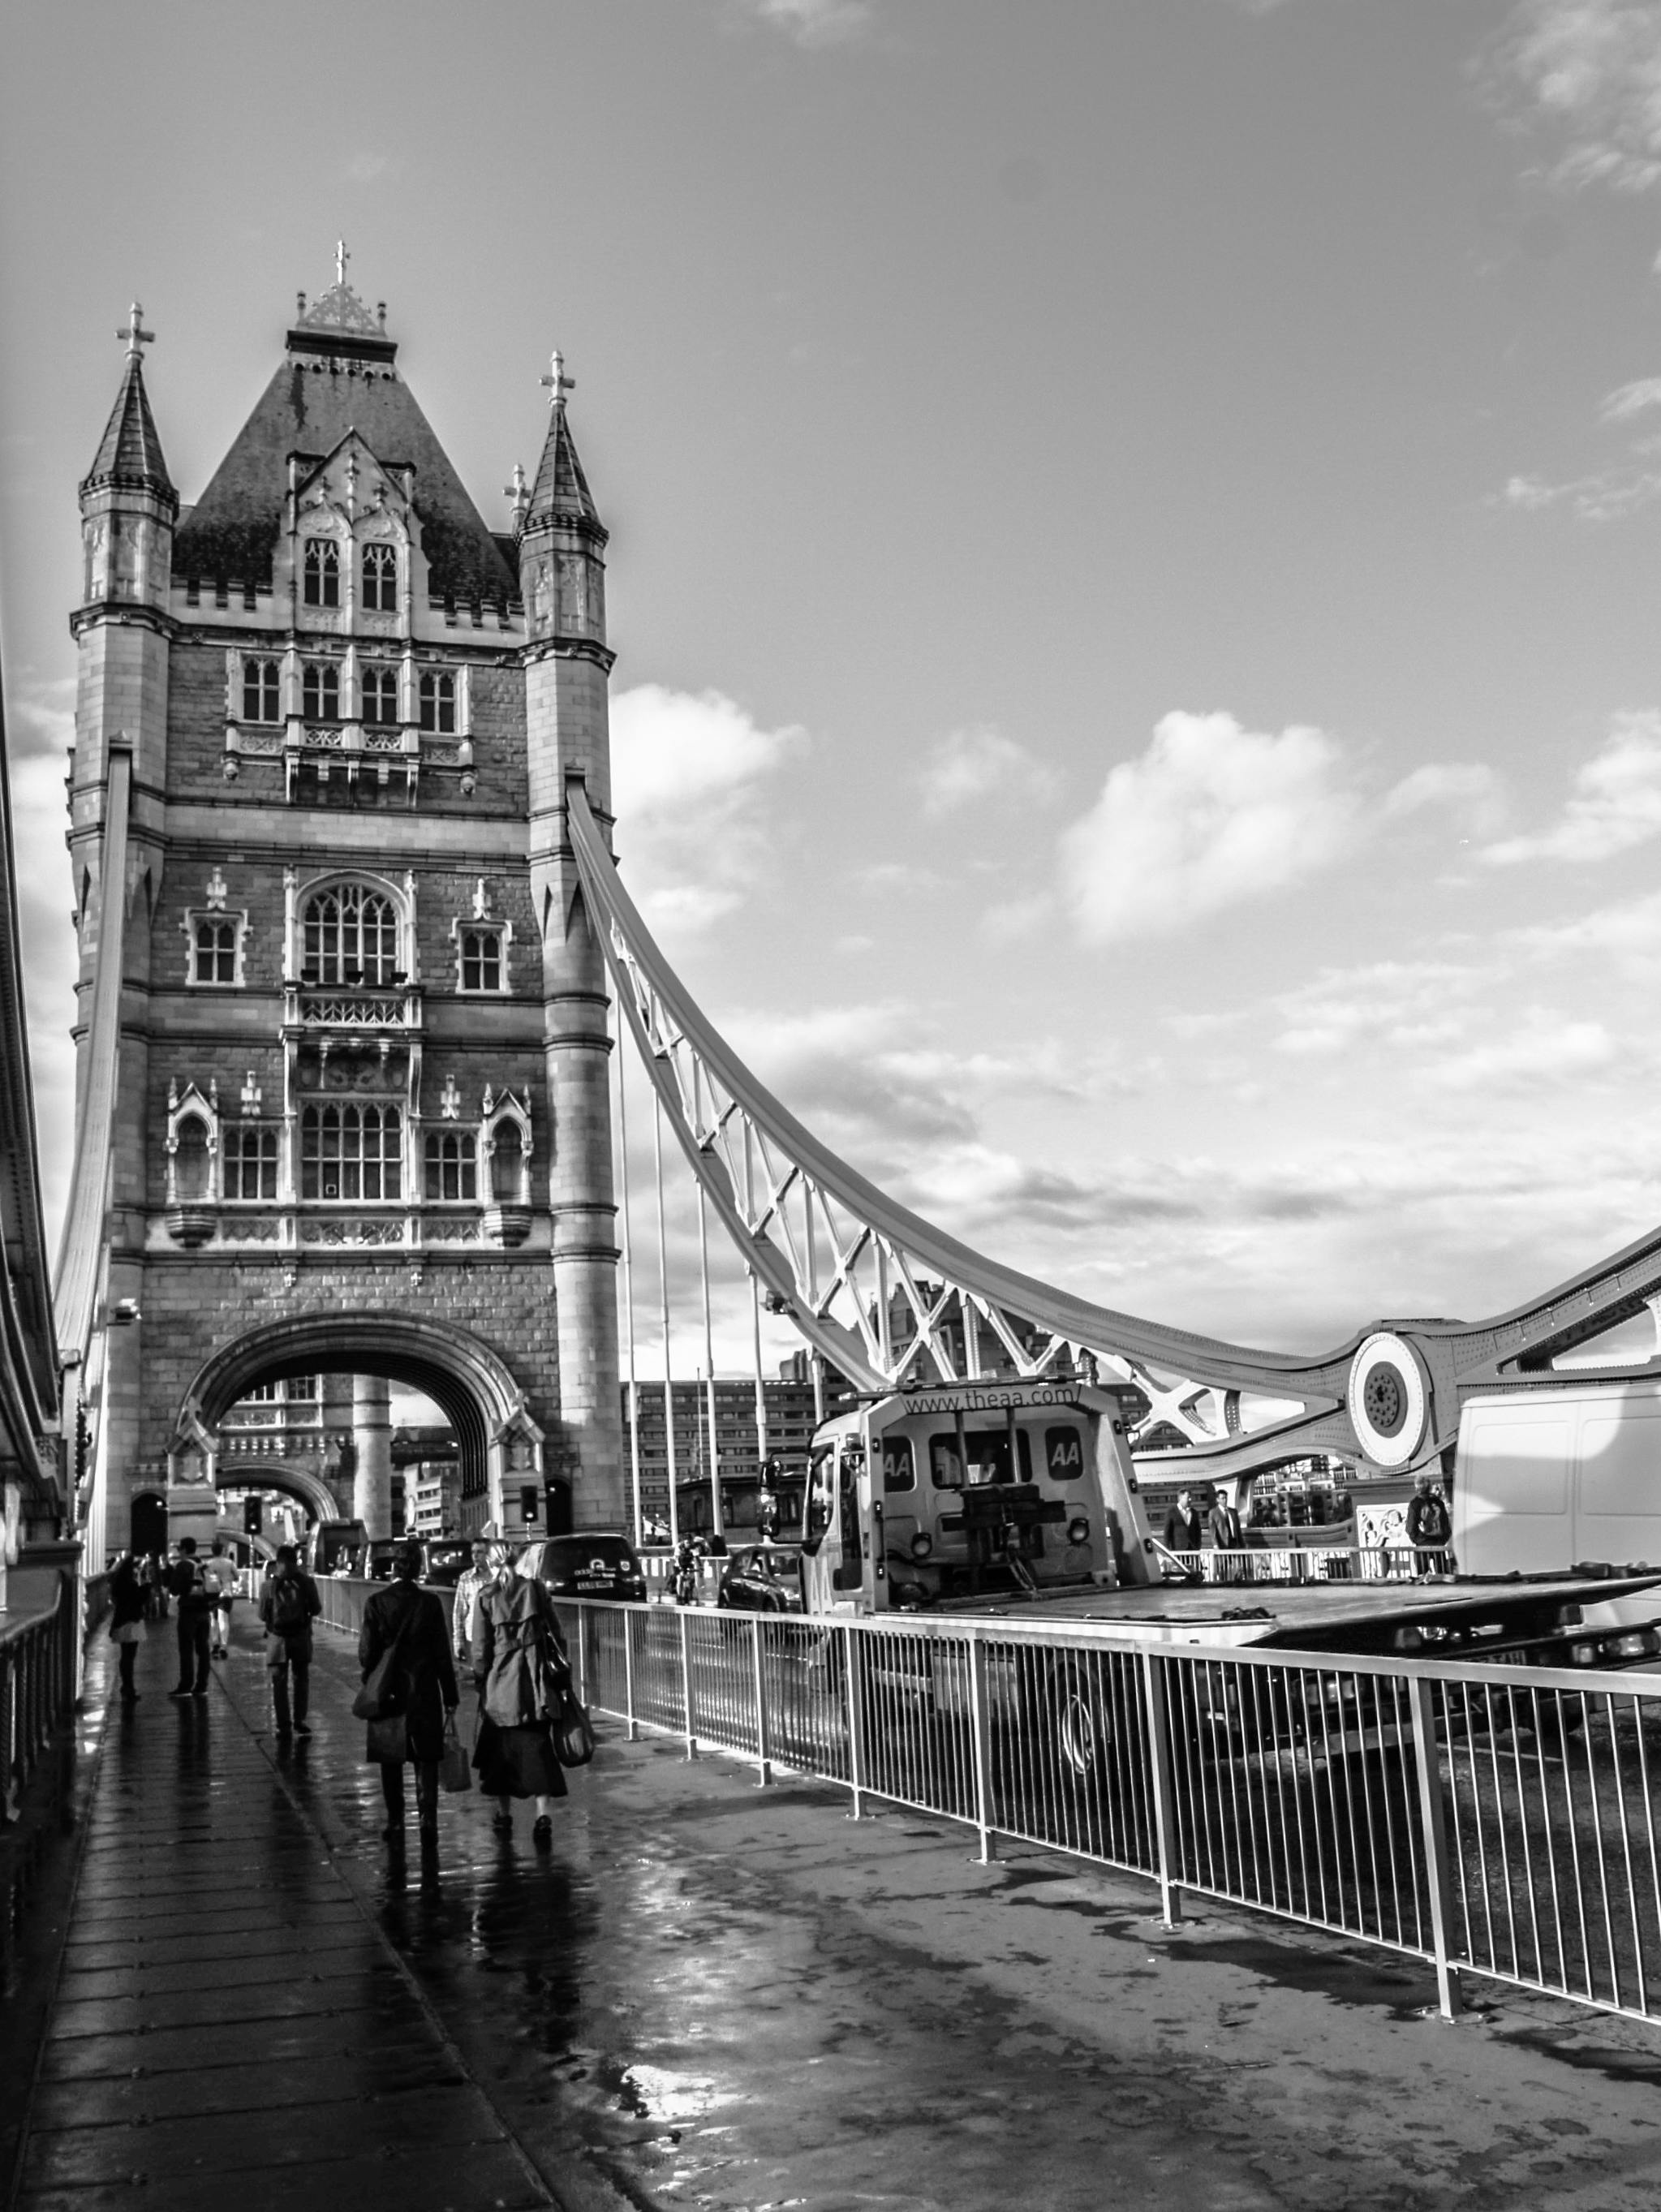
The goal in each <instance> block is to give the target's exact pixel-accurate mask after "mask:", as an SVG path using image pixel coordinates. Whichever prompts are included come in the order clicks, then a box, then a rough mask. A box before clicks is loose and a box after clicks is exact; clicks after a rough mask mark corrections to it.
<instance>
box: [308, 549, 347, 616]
mask: <svg viewBox="0 0 1661 2212" xmlns="http://www.w3.org/2000/svg"><path fill="white" fill-rule="evenodd" d="M303 574H304V596H305V601H306V605H307V606H308V607H338V605H340V548H339V547H338V545H337V544H335V542H334V540H333V538H307V540H306V552H305V560H304V566H303Z"/></svg>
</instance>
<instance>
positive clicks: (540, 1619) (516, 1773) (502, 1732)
mask: <svg viewBox="0 0 1661 2212" xmlns="http://www.w3.org/2000/svg"><path fill="white" fill-rule="evenodd" d="M472 1664H473V1681H474V1683H475V1685H476V1686H477V1687H478V1735H477V1737H476V1739H475V1741H474V1744H473V1765H474V1766H475V1767H476V1768H477V1769H478V1786H479V1788H480V1789H481V1790H484V1791H485V1792H487V1794H488V1795H489V1796H492V1797H494V1798H495V1799H496V1814H495V1817H494V1818H493V1820H491V1823H490V1825H491V1826H492V1827H493V1828H494V1829H495V1830H496V1832H497V1834H498V1835H508V1834H510V1833H511V1832H512V1830H513V1825H514V1808H513V1801H514V1798H515V1797H534V1798H535V1799H536V1802H537V1810H536V1819H535V1821H534V1822H533V1824H532V1829H531V1839H532V1842H533V1843H536V1844H550V1843H551V1842H552V1841H553V1834H554V1817H553V1802H554V1800H555V1798H556V1797H563V1796H565V1794H566V1790H565V1776H564V1773H563V1771H562V1769H561V1766H560V1763H559V1759H558V1756H557V1753H556V1752H555V1750H554V1738H553V1722H554V1719H555V1717H556V1716H557V1712H558V1710H559V1685H560V1683H561V1682H562V1680H564V1678H565V1677H567V1676H568V1675H569V1673H570V1661H569V1658H568V1656H566V1650H565V1638H564V1637H563V1635H562V1634H561V1633H560V1626H559V1620H558V1617H557V1614H556V1613H555V1612H554V1604H553V1600H552V1599H551V1597H550V1596H549V1595H548V1593H547V1591H546V1590H545V1589H544V1588H543V1586H542V1584H541V1583H539V1582H538V1581H537V1580H535V1579H534V1577H531V1576H529V1575H516V1574H514V1572H513V1571H512V1570H511V1569H510V1568H509V1569H505V1570H504V1571H502V1573H500V1574H498V1575H497V1576H496V1579H495V1580H494V1581H493V1582H492V1583H490V1585H489V1587H488V1588H487V1589H484V1590H482V1591H481V1592H480V1593H479V1600H478V1607H476V1609H475V1612H474V1615H473V1650H472Z"/></svg>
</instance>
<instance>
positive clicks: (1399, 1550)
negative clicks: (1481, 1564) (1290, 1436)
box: [1153, 1536, 1455, 1583]
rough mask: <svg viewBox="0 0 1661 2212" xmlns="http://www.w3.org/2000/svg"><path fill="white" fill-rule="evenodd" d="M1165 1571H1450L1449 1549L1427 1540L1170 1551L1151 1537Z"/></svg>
mask: <svg viewBox="0 0 1661 2212" xmlns="http://www.w3.org/2000/svg"><path fill="white" fill-rule="evenodd" d="M1153 1555H1154V1558H1155V1559H1156V1560H1157V1561H1158V1562H1159V1565H1160V1567H1161V1569H1162V1570H1163V1571H1165V1573H1166V1574H1167V1575H1174V1576H1176V1577H1179V1578H1180V1579H1182V1580H1183V1581H1185V1582H1194V1581H1199V1582H1204V1583H1348V1582H1355V1583H1384V1582H1413V1581H1417V1580H1419V1579H1421V1578H1422V1577H1424V1576H1426V1575H1451V1573H1453V1571H1454V1564H1455V1563H1454V1557H1453V1553H1451V1551H1450V1550H1449V1549H1448V1548H1447V1547H1446V1546H1445V1545H1430V1544H1264V1545H1261V1546H1256V1547H1241V1548H1240V1549H1238V1550H1210V1549H1208V1550H1203V1551H1197V1552H1189V1551H1180V1552H1179V1551H1174V1550H1172V1549H1171V1547H1169V1546H1168V1545H1165V1544H1164V1543H1161V1542H1160V1541H1159V1538H1158V1537H1157V1536H1156V1537H1154V1538H1153Z"/></svg>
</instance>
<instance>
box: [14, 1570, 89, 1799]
mask: <svg viewBox="0 0 1661 2212" xmlns="http://www.w3.org/2000/svg"><path fill="white" fill-rule="evenodd" d="M75 1587H76V1585H75V1584H74V1583H72V1582H70V1581H68V1580H67V1579H66V1578H65V1577H61V1576H60V1577H59V1578H58V1588H57V1589H56V1590H55V1591H54V1592H53V1595H52V1602H51V1604H50V1605H47V1606H45V1607H42V1608H41V1610H40V1612H38V1613H30V1614H29V1615H28V1617H27V1619H26V1620H18V1621H13V1622H9V1623H7V1624H6V1625H4V1626H0V1822H5V1821H9V1820H15V1818H16V1815H17V1810H18V1805H19V1801H20V1800H21V1796H22V1794H23V1791H24V1790H25V1789H26V1788H27V1785H28V1783H29V1781H30V1779H31V1778H32V1777H33V1774H34V1771H35V1769H36V1768H37V1767H38V1766H39V1765H40V1760H41V1759H42V1757H43V1756H44V1755H45V1753H46V1747H47V1745H48V1744H49V1743H50V1742H51V1741H52V1737H53V1735H55V1734H56V1733H57V1731H58V1728H59V1727H60V1726H61V1725H62V1724H63V1723H64V1721H65V1720H66V1719H67V1718H68V1717H69V1715H70V1712H71V1711H72V1710H73V1709H74V1705H75V1699H76V1688H77V1680H76V1676H77V1668H76V1652H77V1649H78V1644H79V1636H78V1633H77V1631H78V1626H79V1624H78V1622H77V1621H76V1618H75V1613H76V1608H75V1607H73V1606H72V1605H70V1603H68V1602H67V1601H66V1599H65V1595H64V1593H65V1590H66V1589H74V1588H75Z"/></svg>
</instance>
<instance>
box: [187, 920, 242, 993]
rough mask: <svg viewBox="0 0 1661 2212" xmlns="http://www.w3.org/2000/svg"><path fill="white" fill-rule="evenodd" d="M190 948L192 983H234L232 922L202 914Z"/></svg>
mask: <svg viewBox="0 0 1661 2212" xmlns="http://www.w3.org/2000/svg"><path fill="white" fill-rule="evenodd" d="M191 950H192V955H193V965H192V971H191V981H192V983H234V982H235V981H236V924H235V923H234V921H218V920H216V918H215V917H214V916H213V915H202V916H200V917H199V919H198V921H197V925H196V933H195V936H194V938H193V939H192V946H191Z"/></svg>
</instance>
